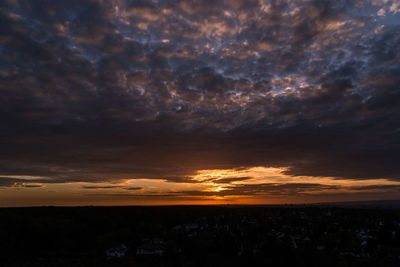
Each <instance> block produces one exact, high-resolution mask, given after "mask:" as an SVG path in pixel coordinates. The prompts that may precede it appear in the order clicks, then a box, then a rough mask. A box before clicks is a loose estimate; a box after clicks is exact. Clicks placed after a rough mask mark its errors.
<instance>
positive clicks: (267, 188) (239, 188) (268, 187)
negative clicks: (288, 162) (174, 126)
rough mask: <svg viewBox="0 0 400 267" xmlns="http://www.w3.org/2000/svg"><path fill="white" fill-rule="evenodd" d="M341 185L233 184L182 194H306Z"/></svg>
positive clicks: (336, 187)
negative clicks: (218, 189) (214, 190)
mask: <svg viewBox="0 0 400 267" xmlns="http://www.w3.org/2000/svg"><path fill="white" fill-rule="evenodd" d="M337 189H340V187H339V186H333V185H323V184H296V183H294V184H276V183H269V184H243V185H232V186H230V187H227V188H225V189H224V190H221V191H218V192H208V191H183V192H180V194H183V195H189V196H196V195H198V196H265V195H276V196H295V195H306V194H309V193H312V192H320V191H321V190H337Z"/></svg>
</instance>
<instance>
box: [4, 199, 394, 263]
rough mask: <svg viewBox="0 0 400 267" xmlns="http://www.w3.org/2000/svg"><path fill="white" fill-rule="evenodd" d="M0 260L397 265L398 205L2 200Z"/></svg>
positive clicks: (14, 261)
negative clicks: (6, 204)
mask: <svg viewBox="0 0 400 267" xmlns="http://www.w3.org/2000/svg"><path fill="white" fill-rule="evenodd" d="M0 266H385V267H386V266H400V210H399V209H397V208H393V207H392V208H389V209H387V208H379V207H371V206H370V207H362V208H360V207H358V208H356V207H354V206H353V207H352V206H349V205H347V206H344V207H330V206H277V207H261V206H259V207H257V206H256V207H254V206H252V207H250V206H247V207H240V206H178V207H74V208H59V207H43V208H5V209H0Z"/></svg>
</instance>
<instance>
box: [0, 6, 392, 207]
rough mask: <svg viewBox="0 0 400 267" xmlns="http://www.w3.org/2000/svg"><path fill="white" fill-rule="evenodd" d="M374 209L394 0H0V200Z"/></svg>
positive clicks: (381, 186)
mask: <svg viewBox="0 0 400 267" xmlns="http://www.w3.org/2000/svg"><path fill="white" fill-rule="evenodd" d="M378 199H379V200H383V199H400V1H399V0H354V1H344V0H281V1H273V0H257V1H253V0H246V1H244V0H243V1H242V0H225V1H222V0H221V1H217V0H202V1H200V0H191V1H190V0H189V1H183V0H182V1H180V0H147V1H144V0H143V1H141V0H137V1H126V0H68V1H59V0H56V1H50V0H47V1H44V0H35V1H31V0H0V206H41V205H67V206H74V205H175V204H284V203H316V202H336V201H362V200H378Z"/></svg>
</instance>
